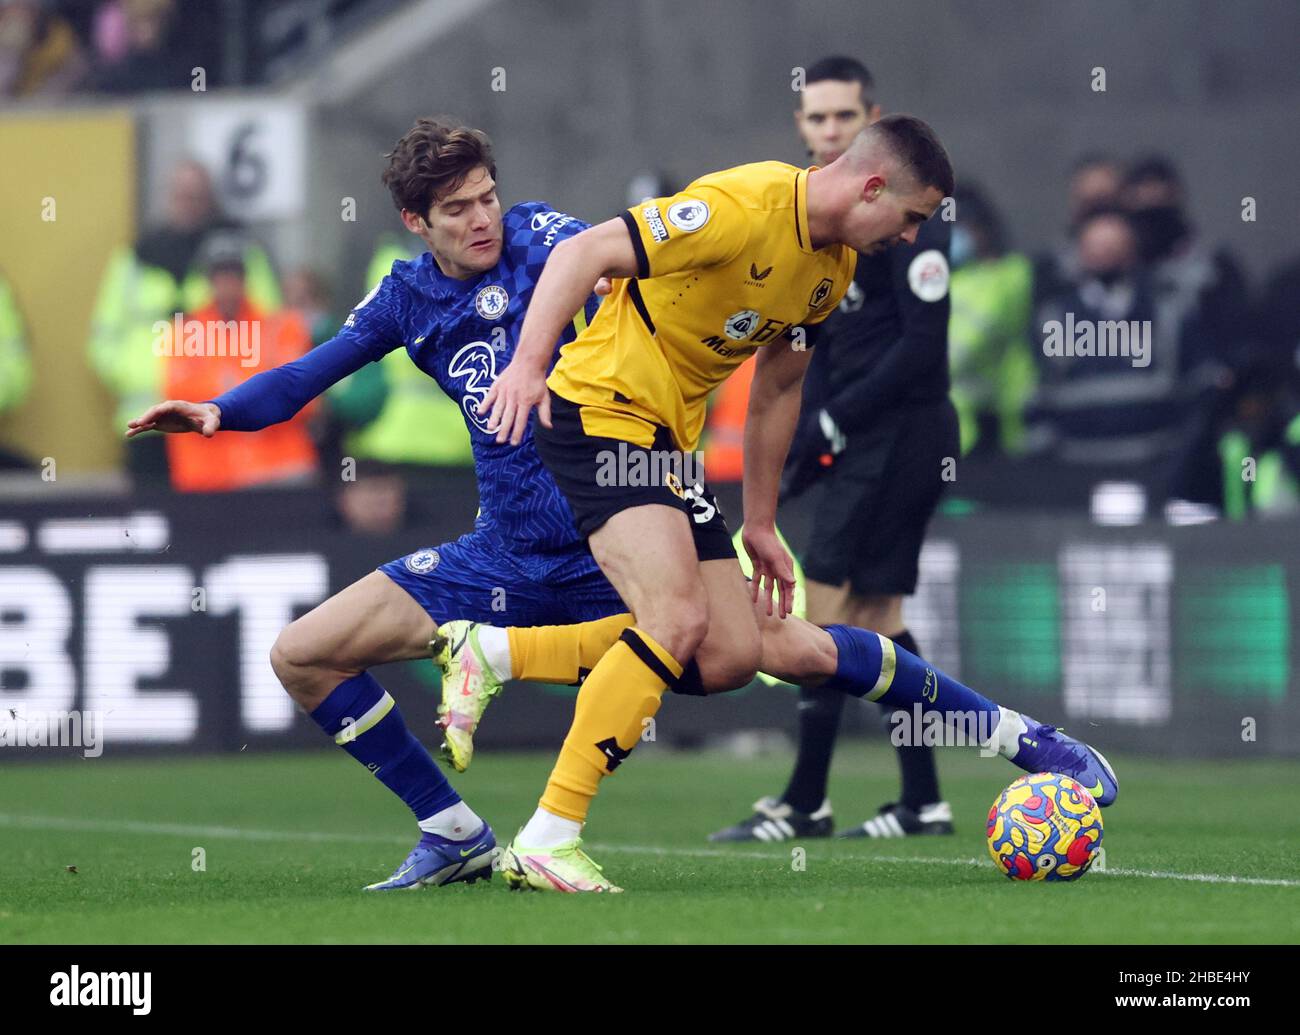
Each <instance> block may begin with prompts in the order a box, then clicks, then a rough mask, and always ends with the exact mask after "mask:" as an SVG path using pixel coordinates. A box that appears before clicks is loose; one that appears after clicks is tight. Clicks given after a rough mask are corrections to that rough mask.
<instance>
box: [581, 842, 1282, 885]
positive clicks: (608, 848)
mask: <svg viewBox="0 0 1300 1035" xmlns="http://www.w3.org/2000/svg"><path fill="white" fill-rule="evenodd" d="M589 847H590V848H591V849H592V850H593V851H597V850H598V851H601V852H629V853H634V854H637V855H686V856H690V855H698V856H701V857H704V858H710V859H715V858H722V859H766V860H781V859H782V856H780V855H776V854H770V853H766V852H745V851H727V850H725V849H721V848H656V847H653V846H651V845H607V844H593V845H590V846H589ZM792 847H793V845H792ZM858 858H860V859H861V860H862V861H864V862H882V863H921V864H923V865H929V866H978V867H981V868H988V869H993V868H994V867H993V862H992V860H986V859H936V858H934V857H932V856H922V855H918V856H913V855H863V856H858ZM1092 872H1094V873H1097V874H1100V875H1101V876H1104V877H1149V878H1154V879H1156V880H1186V881H1195V882H1198V883H1202V884H1252V885H1259V886H1263V887H1277V888H1300V880H1288V879H1285V878H1282V877H1238V876H1236V875H1234V874H1231V873H1174V872H1172V871H1169V870H1130V869H1125V868H1123V867H1113V866H1108V867H1107V868H1106V869H1104V870H1094V871H1092Z"/></svg>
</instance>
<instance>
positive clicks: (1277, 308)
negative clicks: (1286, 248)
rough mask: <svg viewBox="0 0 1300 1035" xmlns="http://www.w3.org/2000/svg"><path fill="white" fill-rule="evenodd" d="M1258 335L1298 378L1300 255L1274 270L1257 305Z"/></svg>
mask: <svg viewBox="0 0 1300 1035" xmlns="http://www.w3.org/2000/svg"><path fill="white" fill-rule="evenodd" d="M1254 328H1255V333H1254V338H1255V341H1256V342H1258V343H1259V344H1260V345H1261V346H1263V347H1264V348H1267V349H1268V350H1269V351H1270V352H1271V353H1273V354H1274V355H1275V356H1277V357H1278V359H1279V361H1280V364H1281V366H1282V368H1283V369H1285V370H1287V371H1289V373H1290V376H1291V377H1292V378H1294V377H1295V376H1296V374H1297V372H1300V259H1296V260H1295V261H1293V262H1291V263H1289V264H1287V265H1286V266H1283V267H1282V268H1281V269H1279V270H1277V271H1276V272H1274V273H1273V274H1272V275H1271V276H1270V277H1269V278H1268V281H1267V282H1266V283H1265V284H1264V290H1263V292H1262V293H1261V294H1260V299H1259V304H1258V306H1257V307H1256V309H1255V318H1254Z"/></svg>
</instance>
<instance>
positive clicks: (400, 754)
mask: <svg viewBox="0 0 1300 1035" xmlns="http://www.w3.org/2000/svg"><path fill="white" fill-rule="evenodd" d="M311 717H312V720H313V721H314V722H315V723H316V724H317V725H318V726H320V728H321V729H323V730H324V731H325V732H326V733H328V734H329V735H330V736H331V737H333V738H334V742H335V743H336V744H338V745H339V746H340V747H341V748H343V750H344V751H346V752H347V753H348V754H349V755H351V756H352V757H353V758H355V759H356V760H357V761H358V762H360V763H361V764H362V765H363V766H365V767H366V768H367V769H369V770H370V771H371V772H372V773H374V774H375V776H377V777H378V778H379V781H380V783H382V784H383V785H384V786H385V787H387V788H388V789H389V790H390V791H392V792H393V793H394V794H396V795H397V796H398V797H399V798H401V799H402V801H404V802H406V805H407V807H408V808H409V809H410V810H411V811H412V812H414V813H415V818H416V819H417V820H423V819H428V818H429V817H430V816H432V815H434V814H435V813H438V812H441V811H443V809H447V808H450V807H451V806H453V805H455V804H456V803H457V802H459V801H460V795H459V794H457V793H456V791H455V789H454V788H453V787H452V786H451V784H450V783H448V782H447V778H446V777H445V776H443V775H442V773H441V772H439V771H438V767H437V765H435V764H434V761H433V758H432V756H431V755H430V754H429V752H428V751H427V750H426V749H425V747H424V745H423V744H421V743H420V742H419V741H418V740H416V738H415V735H414V734H413V733H411V731H410V730H408V729H407V728H406V722H405V721H404V720H403V719H402V713H401V710H400V709H399V708H398V707H397V703H396V702H395V701H394V700H393V699H392V697H390V696H389V695H388V691H386V690H385V689H384V688H383V687H382V686H380V685H379V682H378V681H377V680H376V679H375V677H374V676H372V675H371V674H370V673H369V672H362V673H361V674H360V675H357V676H352V677H351V678H350V679H345V680H344V681H343V682H342V683H340V684H339V685H338V686H336V687H335V688H334V689H333V690H331V691H330V694H329V696H328V697H326V698H325V700H323V701H322V702H321V703H320V704H319V705H317V707H316V709H315V711H313V712H312V713H311Z"/></svg>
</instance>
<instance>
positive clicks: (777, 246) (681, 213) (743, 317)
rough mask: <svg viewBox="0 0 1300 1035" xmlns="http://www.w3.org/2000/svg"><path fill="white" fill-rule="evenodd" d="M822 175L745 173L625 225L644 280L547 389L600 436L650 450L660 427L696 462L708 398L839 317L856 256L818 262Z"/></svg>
mask: <svg viewBox="0 0 1300 1035" xmlns="http://www.w3.org/2000/svg"><path fill="white" fill-rule="evenodd" d="M810 171H811V170H807V169H797V168H795V167H794V166H792V165H786V164H785V163H784V162H758V163H755V164H753V165H741V166H737V167H736V168H734V169H726V170H724V171H722V172H717V173H712V174H710V175H708V176H702V177H701V178H700V179H698V180H696V181H695V182H694V183H692V184H691V185H690V186H688V187H687V188H686V189H685V190H683V191H682V192H681V193H680V194H676V195H674V196H673V197H671V198H658V199H655V200H652V201H646V202H643V203H642V204H640V205H637V206H636V207H635V208H633V209H631V210H629V211H627V212H624V213H623V214H622V218H623V220H624V221H625V222H626V223H627V225H628V230H629V231H630V232H631V235H632V244H633V247H634V248H635V249H636V255H637V276H636V277H634V278H629V279H625V280H618V281H615V283H614V289H613V291H612V292H611V294H610V295H609V297H608V298H606V299H605V300H604V302H603V304H602V305H601V307H600V309H599V310H598V311H597V313H596V317H595V319H594V320H593V321H592V322H591V325H590V326H589V327H587V329H586V330H585V331H583V332H582V333H581V334H579V335H578V337H577V338H575V339H574V340H573V341H572V342H570V343H569V344H568V345H565V346H564V347H563V348H562V349H561V350H560V358H559V360H558V362H557V363H556V365H555V369H554V370H553V371H552V372H551V376H550V378H549V380H548V381H547V383H548V384H549V385H550V387H551V388H552V389H553V390H554V391H555V392H556V394H558V395H560V396H562V397H563V398H565V399H568V400H569V401H570V402H574V403H578V404H579V405H580V406H581V407H582V411H581V412H582V421H583V429H584V431H585V432H586V433H587V434H588V435H599V436H607V437H611V438H620V439H624V440H625V441H628V442H635V443H637V444H638V445H641V446H644V447H646V448H649V447H650V445H651V442H652V440H653V437H654V430H653V427H652V425H655V424H659V425H663V426H664V427H666V428H668V429H669V430H670V431H671V432H672V434H673V438H674V440H675V441H676V444H677V447H678V448H679V449H682V450H693V449H695V448H696V447H697V445H698V443H699V440H700V432H701V430H702V428H703V426H704V415H705V404H706V401H707V399H708V396H709V393H710V392H711V391H712V390H713V389H714V388H716V387H717V386H718V385H719V384H720V383H721V382H722V381H723V380H725V379H726V377H727V375H728V374H730V373H731V372H732V371H733V370H734V369H735V368H736V367H738V366H739V365H740V364H741V363H742V362H743V361H744V359H745V358H746V357H747V356H749V355H751V354H752V353H753V352H754V351H755V350H756V349H758V348H759V347H760V346H762V345H767V344H771V343H772V342H775V341H778V340H782V339H783V338H784V336H785V335H786V334H787V332H790V331H792V329H793V328H795V327H797V326H805V327H806V326H811V325H813V324H817V323H820V322H821V321H822V320H824V319H825V318H826V317H827V316H828V315H830V313H831V312H832V311H833V310H834V309H835V307H836V306H837V305H838V304H839V302H840V299H841V298H842V297H843V296H844V293H845V292H846V291H847V290H848V286H849V284H850V283H851V282H852V280H853V270H854V266H855V263H856V261H857V253H856V252H854V251H853V249H852V248H849V247H847V246H844V245H832V246H829V247H825V248H820V249H816V250H814V249H813V247H812V244H811V242H810V241H809V239H808V202H807V185H808V173H809V172H810ZM796 340H797V337H796Z"/></svg>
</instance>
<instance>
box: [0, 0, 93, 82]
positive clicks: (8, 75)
mask: <svg viewBox="0 0 1300 1035" xmlns="http://www.w3.org/2000/svg"><path fill="white" fill-rule="evenodd" d="M54 7H55V5H54V3H53V2H52V0H0V97H38V96H57V95H59V94H64V93H69V92H71V91H72V90H74V89H75V88H76V87H77V85H78V84H79V83H80V82H81V80H82V79H83V78H84V77H85V75H86V72H87V70H88V67H89V65H88V62H87V60H86V57H85V55H84V53H83V52H82V48H81V43H80V41H79V40H78V39H77V34H76V32H75V30H74V29H73V28H72V26H71V25H70V24H69V23H68V21H67V19H65V18H63V17H61V16H60V15H59V14H58V12H57V11H55V10H54Z"/></svg>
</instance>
